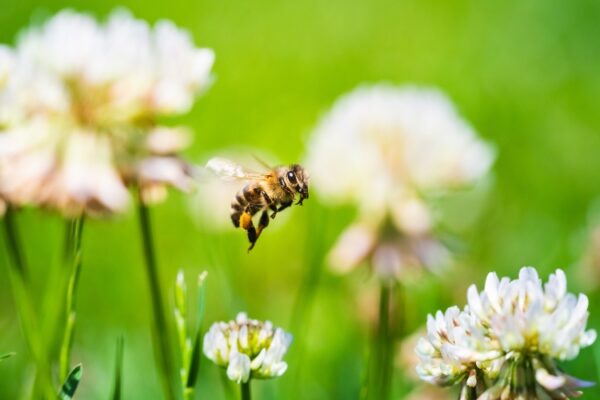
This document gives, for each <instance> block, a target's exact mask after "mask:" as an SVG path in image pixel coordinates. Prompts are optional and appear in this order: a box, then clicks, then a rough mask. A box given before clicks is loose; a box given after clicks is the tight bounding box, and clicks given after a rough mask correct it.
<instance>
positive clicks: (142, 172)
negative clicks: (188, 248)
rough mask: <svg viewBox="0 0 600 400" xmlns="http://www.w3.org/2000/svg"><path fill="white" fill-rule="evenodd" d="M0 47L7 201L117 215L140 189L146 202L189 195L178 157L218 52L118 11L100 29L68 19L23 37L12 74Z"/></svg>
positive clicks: (82, 17)
mask: <svg viewBox="0 0 600 400" xmlns="http://www.w3.org/2000/svg"><path fill="white" fill-rule="evenodd" d="M3 53H6V52H5V51H0V81H1V80H2V79H1V78H2V77H3V76H4V75H6V74H7V73H6V72H5V71H12V73H8V77H7V78H5V79H6V83H5V86H4V88H3V89H2V90H1V93H0V125H2V130H3V132H2V133H0V195H1V196H2V197H4V199H5V200H7V201H8V202H11V203H14V204H34V205H42V206H48V207H52V208H57V209H59V210H60V211H62V212H63V213H65V214H68V215H77V214H80V213H82V212H87V213H116V212H120V211H123V210H124V209H125V208H126V207H127V205H128V202H129V194H128V191H127V186H128V185H129V184H137V185H139V186H140V188H141V189H142V194H143V196H144V198H145V200H147V201H148V200H158V199H160V198H162V197H163V195H164V193H165V187H166V186H174V187H177V188H178V189H181V190H187V189H188V188H189V187H190V185H191V178H190V176H189V168H188V166H187V164H186V163H185V162H184V161H183V160H182V159H180V158H179V157H178V153H179V152H180V151H181V150H182V149H184V148H185V147H186V146H187V145H188V143H189V133H188V131H187V130H186V129H185V128H183V127H166V126H162V125H160V124H159V123H158V120H159V119H160V118H161V117H164V116H170V115H176V114H181V113H185V112H187V111H188V110H189V109H190V108H191V106H192V104H193V101H194V99H195V98H196V96H198V95H199V94H200V93H201V92H202V91H203V90H204V89H205V88H206V87H207V85H208V84H209V82H210V71H211V68H212V64H213V60H214V55H213V52H212V50H210V49H199V48H196V47H195V46H194V44H193V42H192V39H191V38H190V36H189V34H188V33H187V32H186V31H184V30H181V29H179V28H177V27H176V26H175V25H174V24H173V23H171V22H169V21H159V22H158V23H157V24H156V25H155V26H154V27H150V26H149V25H148V24H147V23H146V22H144V21H142V20H138V19H135V18H133V17H132V16H131V15H130V14H129V13H127V12H125V11H122V10H120V11H116V12H114V13H113V14H112V15H111V16H110V17H109V18H108V21H107V22H106V23H104V24H99V23H97V22H96V21H95V20H94V19H93V18H92V17H91V16H89V15H86V14H79V13H76V12H74V11H69V10H67V11H62V12H60V13H58V14H57V15H55V16H54V17H52V18H51V19H49V20H48V21H47V22H46V23H45V24H43V25H42V26H39V27H37V26H36V27H31V28H29V29H28V30H26V31H24V32H23V33H22V34H21V35H20V37H19V41H18V44H17V46H16V48H15V50H14V54H13V57H12V58H13V60H12V61H11V63H12V68H11V69H8V68H6V67H5V66H4V65H5V64H6V63H5V62H4V61H3V59H4V58H6V56H5V55H4V54H3Z"/></svg>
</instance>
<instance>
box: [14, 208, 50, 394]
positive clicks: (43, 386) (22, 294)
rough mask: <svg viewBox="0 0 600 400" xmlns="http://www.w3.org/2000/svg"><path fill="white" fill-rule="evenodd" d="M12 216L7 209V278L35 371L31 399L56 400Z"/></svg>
mask: <svg viewBox="0 0 600 400" xmlns="http://www.w3.org/2000/svg"><path fill="white" fill-rule="evenodd" d="M13 213H14V210H13V209H11V208H10V207H9V208H8V209H7V210H6V214H5V216H4V221H3V222H4V224H3V226H4V234H5V242H6V246H7V252H8V255H9V257H10V262H9V263H8V266H9V271H8V272H9V273H8V275H9V279H10V283H11V288H12V292H13V297H14V300H15V305H16V307H17V309H18V317H19V323H20V325H21V329H22V331H23V334H24V336H25V340H26V342H27V346H28V347H29V350H30V351H31V354H32V356H33V358H34V360H35V363H36V368H37V370H36V378H35V384H34V392H33V394H32V396H33V397H34V398H39V397H40V396H41V397H42V398H46V399H51V398H54V397H55V396H56V393H54V388H53V386H52V372H51V368H50V363H49V361H48V357H47V354H46V352H45V349H44V344H43V338H42V336H41V331H40V329H39V325H38V320H37V318H36V315H35V307H34V303H33V300H32V297H31V293H30V288H29V280H28V274H27V267H26V264H25V257H24V256H23V251H22V248H21V241H20V236H19V233H18V228H17V224H16V221H15V219H14V214H13Z"/></svg>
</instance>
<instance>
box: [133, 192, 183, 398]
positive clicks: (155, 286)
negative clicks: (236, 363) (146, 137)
mask: <svg viewBox="0 0 600 400" xmlns="http://www.w3.org/2000/svg"><path fill="white" fill-rule="evenodd" d="M138 194H139V196H138V217H139V223H140V234H141V239H142V247H143V251H144V260H145V266H146V275H147V277H148V285H149V289H150V298H151V302H152V311H153V312H152V322H153V329H154V332H153V340H154V352H155V357H156V363H157V367H158V369H159V376H160V379H161V382H162V386H163V392H164V395H165V398H166V399H168V400H173V399H175V393H176V391H175V389H174V387H173V385H174V384H173V382H174V379H173V378H174V376H175V373H174V369H173V362H172V358H171V345H170V340H169V332H170V331H169V328H168V324H167V316H166V312H165V307H164V302H163V296H162V291H161V287H160V279H159V275H158V266H157V263H156V256H155V251H154V242H153V239H152V228H151V222H150V211H149V209H148V206H147V205H146V204H145V203H144V200H143V198H142V193H141V191H139V193H138Z"/></svg>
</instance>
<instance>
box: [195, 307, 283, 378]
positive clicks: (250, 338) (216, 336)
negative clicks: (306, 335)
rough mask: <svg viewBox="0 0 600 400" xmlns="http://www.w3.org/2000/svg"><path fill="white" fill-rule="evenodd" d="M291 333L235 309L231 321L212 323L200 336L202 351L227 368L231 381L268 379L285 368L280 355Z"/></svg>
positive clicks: (276, 375) (279, 374)
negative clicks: (237, 312)
mask: <svg viewBox="0 0 600 400" xmlns="http://www.w3.org/2000/svg"><path fill="white" fill-rule="evenodd" d="M291 342H292V335H291V334H289V333H287V332H285V331H284V330H283V329H281V328H276V327H274V326H273V324H272V323H271V322H269V321H266V322H262V321H258V320H254V319H249V318H248V317H247V315H246V314H245V313H239V314H238V315H237V317H236V319H235V320H234V321H229V322H216V323H214V324H213V325H212V326H211V327H210V329H209V330H208V332H207V333H206V335H205V336H204V345H203V351H204V354H205V355H206V357H208V358H209V359H210V360H212V361H213V362H214V363H215V364H217V365H219V366H221V367H225V368H227V376H228V377H229V379H231V380H232V381H236V382H238V383H240V382H247V381H248V380H249V379H250V378H257V379H269V378H275V377H278V376H281V375H283V374H284V373H285V371H286V370H287V363H286V362H285V361H283V357H284V356H285V354H286V353H287V350H288V348H289V346H290V344H291Z"/></svg>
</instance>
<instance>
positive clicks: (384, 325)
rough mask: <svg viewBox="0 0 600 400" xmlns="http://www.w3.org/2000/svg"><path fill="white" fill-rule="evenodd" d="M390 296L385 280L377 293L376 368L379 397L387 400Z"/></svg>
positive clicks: (390, 290) (389, 373) (389, 372)
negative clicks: (377, 371)
mask: <svg viewBox="0 0 600 400" xmlns="http://www.w3.org/2000/svg"><path fill="white" fill-rule="evenodd" d="M391 296H392V288H391V285H390V284H389V283H387V282H382V283H381V291H380V293H379V328H378V334H377V337H378V340H377V341H378V344H379V346H378V347H379V349H378V350H379V351H378V354H377V358H378V362H377V364H378V370H379V371H380V373H379V385H380V386H379V399H381V400H387V399H388V398H389V397H390V383H391V374H392V366H391V361H392V359H393V358H392V357H391V354H390V353H391V351H392V348H391V333H390V300H391Z"/></svg>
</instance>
